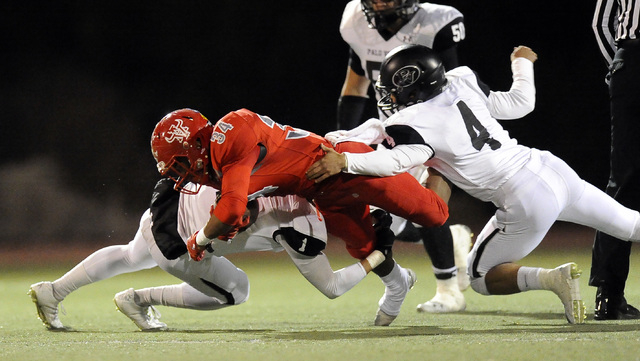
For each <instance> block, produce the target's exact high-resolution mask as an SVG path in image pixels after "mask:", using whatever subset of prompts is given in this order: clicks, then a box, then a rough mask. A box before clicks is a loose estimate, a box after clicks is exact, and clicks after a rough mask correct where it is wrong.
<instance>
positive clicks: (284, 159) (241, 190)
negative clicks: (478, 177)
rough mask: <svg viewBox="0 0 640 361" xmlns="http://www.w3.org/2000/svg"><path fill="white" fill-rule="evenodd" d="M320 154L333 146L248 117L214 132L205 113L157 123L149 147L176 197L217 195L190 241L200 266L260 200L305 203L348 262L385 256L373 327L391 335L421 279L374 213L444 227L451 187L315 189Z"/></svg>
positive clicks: (344, 182)
mask: <svg viewBox="0 0 640 361" xmlns="http://www.w3.org/2000/svg"><path fill="white" fill-rule="evenodd" d="M323 146H324V147H331V148H332V147H333V146H332V145H331V144H330V143H329V142H328V141H327V140H325V139H324V138H323V137H321V136H319V135H317V134H314V133H311V132H309V131H306V130H301V129H296V128H293V127H291V126H288V125H282V124H279V123H276V122H275V121H273V120H272V119H271V118H269V117H268V116H264V115H259V114H256V113H254V112H252V111H249V110H246V109H241V110H238V111H234V112H230V113H229V114H227V115H226V116H224V117H223V118H222V119H220V120H219V121H218V122H217V123H216V124H215V125H212V124H211V123H210V122H209V121H208V120H207V119H206V118H205V117H204V116H203V115H202V114H201V113H199V112H198V111H195V110H192V109H180V110H176V111H174V112H171V113H169V114H167V115H166V116H165V117H164V118H163V119H162V120H160V122H158V124H157V125H156V127H155V129H154V131H153V135H152V138H151V149H152V153H153V156H154V158H155V159H156V162H157V167H158V171H159V172H160V173H161V174H162V175H163V176H168V177H170V178H172V179H173V180H174V181H175V182H176V185H175V188H176V190H180V191H185V190H184V189H183V184H186V182H194V183H198V184H201V185H210V186H213V187H216V188H218V189H220V193H221V197H220V200H219V201H218V203H217V207H216V209H215V210H214V212H213V214H212V216H211V218H210V219H209V222H208V223H207V224H206V225H205V226H204V227H203V228H202V229H201V230H200V231H198V232H196V233H194V234H193V235H192V236H191V238H190V239H189V241H188V244H187V247H188V249H189V254H190V255H191V257H192V258H193V259H194V260H196V261H197V260H199V259H201V258H202V256H203V254H204V252H205V249H206V247H207V246H208V245H209V244H210V243H212V241H214V240H216V239H219V238H220V239H228V236H227V235H228V234H233V232H234V230H235V229H237V228H239V227H242V226H243V224H242V216H243V214H244V211H245V209H246V206H247V202H248V201H250V200H253V199H255V198H257V197H260V196H278V195H287V194H296V195H299V196H301V197H304V198H306V199H309V200H311V201H313V203H314V204H315V205H316V206H317V208H318V210H319V212H320V214H319V215H318V216H319V217H320V216H322V217H324V219H325V221H326V224H327V230H328V232H329V233H330V234H332V235H333V236H336V237H339V238H341V239H342V240H344V242H345V244H346V247H347V250H348V251H349V253H350V254H351V256H353V257H355V258H358V259H364V258H365V257H366V256H367V255H369V254H370V253H371V252H372V251H373V250H374V249H376V248H377V249H380V250H382V251H383V253H385V255H386V259H385V261H384V262H383V263H382V264H380V265H379V266H378V267H376V268H375V269H374V270H373V271H374V273H376V274H377V275H378V276H380V278H381V279H382V282H383V283H384V285H385V294H384V295H383V296H382V298H381V299H380V302H379V309H378V312H377V314H376V319H375V324H376V325H379V326H387V325H389V324H390V323H391V322H393V320H394V319H395V318H396V317H397V315H398V314H399V313H400V307H401V305H402V303H403V301H404V298H405V296H406V294H407V292H408V291H409V289H410V288H411V287H412V286H413V284H414V282H415V273H414V272H413V271H411V270H408V269H405V268H402V267H400V266H399V265H398V264H397V263H396V262H395V260H394V259H393V256H392V252H391V244H392V243H393V238H394V236H393V232H391V231H390V230H389V228H388V226H389V223H390V222H386V218H387V217H379V218H375V217H374V218H372V217H371V214H370V209H369V205H373V206H375V207H378V208H380V209H383V210H385V211H388V212H391V213H394V214H397V215H399V216H401V217H403V218H406V219H408V220H410V221H412V222H415V223H418V224H420V225H422V226H424V227H434V226H440V225H442V224H443V223H444V222H445V221H446V219H447V218H448V207H447V204H446V202H445V201H446V200H448V197H449V192H450V188H449V186H448V184H447V181H446V180H445V179H444V178H442V177H440V176H439V175H437V174H434V175H433V176H431V177H429V187H430V188H431V189H427V188H425V187H423V186H422V185H420V183H419V182H418V181H416V179H415V178H413V177H412V176H411V175H409V174H406V173H403V174H398V175H395V176H392V177H370V176H360V175H351V174H346V173H345V174H341V175H339V176H336V177H333V178H331V179H330V180H326V181H324V182H321V183H316V182H314V181H313V180H309V179H307V177H306V175H305V173H306V171H307V169H308V168H309V166H311V164H313V163H314V162H315V161H317V160H318V159H320V158H321V157H322V156H323V155H324V154H325V150H323ZM336 150H337V151H339V152H344V151H348V152H353V153H363V152H369V151H372V150H373V149H372V148H370V147H369V146H367V145H364V144H362V143H355V142H344V143H341V144H340V145H339V146H338V148H336ZM436 191H437V192H440V193H439V194H436ZM441 197H442V198H441ZM443 198H444V199H443ZM374 223H375V224H374ZM389 233H391V234H389Z"/></svg>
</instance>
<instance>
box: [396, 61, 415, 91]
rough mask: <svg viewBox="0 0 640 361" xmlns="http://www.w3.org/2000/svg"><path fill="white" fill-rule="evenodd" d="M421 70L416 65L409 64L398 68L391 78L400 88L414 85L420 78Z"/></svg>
mask: <svg viewBox="0 0 640 361" xmlns="http://www.w3.org/2000/svg"><path fill="white" fill-rule="evenodd" d="M420 73H421V70H420V68H418V67H417V66H415V65H407V66H404V67H402V68H400V69H398V70H397V71H396V72H395V73H394V74H393V77H392V78H391V81H392V82H393V85H395V86H396V87H398V88H403V87H407V86H410V85H413V84H414V83H415V82H416V81H418V78H420Z"/></svg>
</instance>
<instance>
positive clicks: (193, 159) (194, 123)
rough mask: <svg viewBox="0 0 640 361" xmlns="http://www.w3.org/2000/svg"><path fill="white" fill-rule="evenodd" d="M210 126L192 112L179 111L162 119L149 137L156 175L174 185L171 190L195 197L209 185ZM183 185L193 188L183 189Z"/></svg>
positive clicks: (211, 129) (198, 114)
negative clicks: (168, 179) (167, 178)
mask: <svg viewBox="0 0 640 361" xmlns="http://www.w3.org/2000/svg"><path fill="white" fill-rule="evenodd" d="M212 132H213V126H212V125H211V123H210V122H209V120H207V118H206V117H205V116H204V115H202V114H200V112H198V111H197V110H193V109H179V110H176V111H173V112H171V113H169V114H167V115H165V116H164V117H163V118H162V119H161V120H160V121H159V122H158V124H156V127H155V129H154V130H153V134H152V135H151V153H152V154H153V157H154V158H155V160H156V163H157V167H158V172H160V174H161V175H162V176H164V177H169V178H171V179H172V180H173V181H174V182H175V186H174V187H173V188H174V189H175V190H177V191H180V192H182V193H186V194H196V193H198V191H199V190H200V186H201V185H203V184H208V183H210V182H209V142H210V141H211V133H212ZM187 182H192V183H195V184H197V186H196V187H195V188H190V189H186V188H184V186H185V185H186V184H187Z"/></svg>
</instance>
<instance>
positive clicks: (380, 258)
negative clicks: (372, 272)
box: [366, 250, 386, 269]
mask: <svg viewBox="0 0 640 361" xmlns="http://www.w3.org/2000/svg"><path fill="white" fill-rule="evenodd" d="M385 258H386V257H385V256H384V254H382V252H380V251H378V250H375V251H373V252H371V254H370V255H368V256H367V258H366V260H367V262H369V265H370V266H371V269H374V268H376V267H378V266H379V265H380V264H381V263H382V262H384V259H385Z"/></svg>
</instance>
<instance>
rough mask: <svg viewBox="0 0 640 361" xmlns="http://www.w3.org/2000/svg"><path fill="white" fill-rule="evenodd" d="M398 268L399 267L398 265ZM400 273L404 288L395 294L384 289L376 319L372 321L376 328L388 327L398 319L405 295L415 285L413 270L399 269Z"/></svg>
mask: <svg viewBox="0 0 640 361" xmlns="http://www.w3.org/2000/svg"><path fill="white" fill-rule="evenodd" d="M398 267H400V266H399V265H398ZM403 271H404V272H403ZM400 272H402V273H404V275H403V278H404V281H405V284H404V286H405V287H402V289H401V290H400V291H399V292H398V293H395V294H391V293H390V292H389V289H388V288H385V291H384V295H382V298H380V301H379V302H378V305H379V306H380V307H379V308H378V311H377V312H376V319H375V320H374V321H373V324H374V325H376V326H389V325H390V324H391V322H393V320H395V319H396V317H398V315H399V314H400V307H401V306H402V303H403V302H404V299H405V297H406V296H407V293H408V292H409V290H410V289H412V288H413V285H414V284H415V283H416V279H417V277H416V273H415V272H413V270H411V269H409V268H402V267H400ZM383 310H384V311H383Z"/></svg>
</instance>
